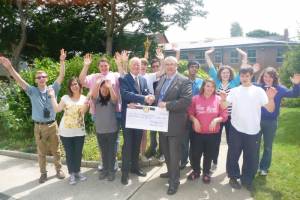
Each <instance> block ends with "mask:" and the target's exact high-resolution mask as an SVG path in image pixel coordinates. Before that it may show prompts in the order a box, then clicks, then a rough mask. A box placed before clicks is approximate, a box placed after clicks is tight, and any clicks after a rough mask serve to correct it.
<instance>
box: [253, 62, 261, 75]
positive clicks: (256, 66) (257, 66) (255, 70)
mask: <svg viewBox="0 0 300 200" xmlns="http://www.w3.org/2000/svg"><path fill="white" fill-rule="evenodd" d="M260 68H261V67H260V64H259V63H255V64H254V65H253V70H254V73H257V72H258V71H259V70H260Z"/></svg>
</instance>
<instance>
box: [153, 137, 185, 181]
mask: <svg viewBox="0 0 300 200" xmlns="http://www.w3.org/2000/svg"><path fill="white" fill-rule="evenodd" d="M181 140H182V136H181V135H178V136H166V135H165V133H159V142H160V143H161V148H162V152H163V154H164V156H165V161H166V164H167V168H168V174H169V184H170V185H178V184H179V183H180V182H179V177H180V170H179V166H180V157H181V142H182V141H181Z"/></svg>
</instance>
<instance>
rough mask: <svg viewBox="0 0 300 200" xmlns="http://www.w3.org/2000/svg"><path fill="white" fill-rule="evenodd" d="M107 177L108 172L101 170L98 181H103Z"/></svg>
mask: <svg viewBox="0 0 300 200" xmlns="http://www.w3.org/2000/svg"><path fill="white" fill-rule="evenodd" d="M107 175H108V172H107V171H104V170H102V171H101V172H100V174H99V177H98V178H99V180H104V179H105V178H106V177H107Z"/></svg>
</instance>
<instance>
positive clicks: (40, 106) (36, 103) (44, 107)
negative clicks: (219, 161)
mask: <svg viewBox="0 0 300 200" xmlns="http://www.w3.org/2000/svg"><path fill="white" fill-rule="evenodd" d="M65 58H66V52H65V51H64V49H62V50H61V52H60V71H59V76H58V77H57V79H56V81H55V82H54V83H53V85H50V86H47V81H48V75H47V74H46V72H44V71H37V72H36V73H35V83H36V84H37V87H35V86H31V85H29V84H28V83H27V82H26V81H25V80H24V79H22V77H21V76H20V75H19V74H18V73H17V72H16V71H15V69H14V68H13V66H12V64H11V62H10V61H9V60H8V59H7V58H5V57H0V64H2V65H3V66H4V68H5V69H6V70H7V71H8V72H9V74H10V75H11V76H12V77H13V78H14V79H15V80H16V82H17V84H18V85H19V86H20V87H21V88H22V89H23V90H24V91H25V92H26V94H27V95H28V97H29V98H30V102H31V107H32V120H33V121H34V137H35V141H36V145H37V152H38V156H39V157H38V158H39V166H40V172H41V176H40V178H39V183H44V182H45V181H46V180H47V171H46V155H47V152H48V150H50V152H51V154H52V155H53V157H54V165H55V169H56V177H57V178H59V179H63V178H65V174H64V172H63V171H62V170H61V161H60V151H59V137H58V126H57V123H56V121H55V117H56V114H55V112H54V110H53V107H52V104H51V100H50V98H49V96H48V88H50V87H52V88H53V89H54V91H55V95H57V94H58V91H59V89H60V85H61V83H62V81H63V79H64V75H65Z"/></svg>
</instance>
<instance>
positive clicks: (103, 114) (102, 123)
mask: <svg viewBox="0 0 300 200" xmlns="http://www.w3.org/2000/svg"><path fill="white" fill-rule="evenodd" d="M93 101H94V104H95V105H96V115H95V126H96V132H97V133H98V134H103V133H115V132H117V130H118V126H117V118H116V112H115V107H116V105H115V104H114V103H113V102H112V101H108V102H107V105H102V104H101V103H100V102H99V97H98V98H97V99H96V100H93Z"/></svg>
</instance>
